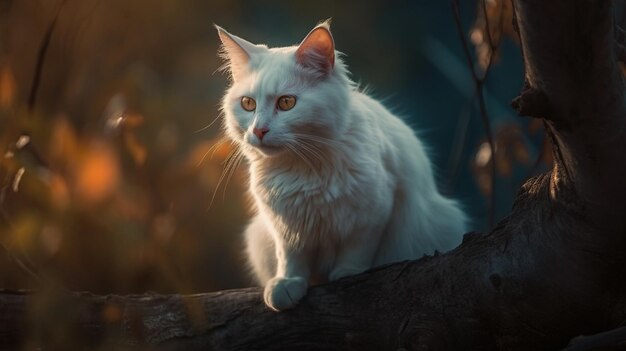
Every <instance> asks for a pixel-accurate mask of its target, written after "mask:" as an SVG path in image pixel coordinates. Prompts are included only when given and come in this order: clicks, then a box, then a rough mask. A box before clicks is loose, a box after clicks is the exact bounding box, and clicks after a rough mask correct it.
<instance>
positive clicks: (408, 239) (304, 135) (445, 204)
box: [218, 24, 466, 310]
mask: <svg viewBox="0 0 626 351" xmlns="http://www.w3.org/2000/svg"><path fill="white" fill-rule="evenodd" d="M321 27H323V28H326V29H328V24H322V25H321ZM316 28H320V27H316ZM218 31H219V34H220V37H221V38H222V41H223V42H224V44H225V45H224V51H225V55H224V56H225V57H226V59H227V60H229V64H230V65H229V66H227V67H228V68H229V69H230V71H231V74H232V77H233V84H232V85H231V87H230V88H229V89H228V91H227V93H226V95H225V96H224V99H223V106H222V109H223V112H224V114H225V119H224V122H225V123H224V125H225V129H226V133H227V135H228V136H229V137H230V139H232V140H233V141H234V142H235V143H236V144H237V145H238V146H239V147H240V148H241V150H242V151H243V154H244V155H245V156H246V158H247V159H248V161H249V165H250V193H251V194H252V196H253V198H254V203H255V208H256V215H255V217H254V218H253V219H252V221H251V223H250V225H249V226H248V228H247V229H246V232H245V237H246V244H247V254H248V257H249V260H250V263H251V266H252V269H253V271H254V273H255V275H256V277H257V278H258V280H259V281H260V283H261V284H264V285H265V294H264V297H265V302H266V304H267V305H268V306H269V307H271V308H272V309H274V310H283V309H286V308H290V307H293V306H294V305H295V304H296V303H298V301H299V300H300V299H301V298H302V297H303V296H304V295H305V293H306V289H307V287H308V285H309V284H310V283H311V282H313V283H317V282H323V281H327V280H335V279H338V278H341V277H344V276H347V275H352V274H356V273H360V272H362V271H364V270H367V269H369V268H371V267H374V266H377V265H381V264H384V263H389V262H395V261H401V260H408V259H415V258H419V257H420V256H422V255H423V254H432V253H433V252H434V250H439V251H447V250H450V249H452V248H454V247H455V246H456V245H458V244H459V243H460V241H461V237H462V234H463V233H464V230H465V222H466V218H465V215H464V213H463V212H462V211H461V210H460V209H459V206H458V205H457V204H456V203H455V202H454V201H453V200H450V199H447V198H445V197H443V196H442V195H441V194H440V193H439V192H438V191H437V187H436V183H435V179H434V176H433V170H432V166H431V164H430V161H429V159H428V157H427V155H426V153H425V150H424V146H423V145H422V142H421V141H420V140H419V139H418V138H417V137H416V136H415V134H414V132H413V131H412V130H411V129H410V128H409V127H408V126H407V125H406V124H405V123H404V122H403V121H402V120H400V119H399V118H398V117H396V116H394V115H393V114H392V113H390V112H389V111H388V110H387V109H385V107H383V106H382V105H381V104H380V103H379V102H378V101H376V100H375V99H372V98H370V97H369V96H367V95H365V94H363V93H362V92H359V91H358V90H357V89H356V87H355V86H354V84H353V83H352V82H351V81H350V80H349V78H348V72H347V69H346V67H345V66H344V64H343V62H342V60H341V59H340V58H339V57H336V55H335V57H332V58H330V59H332V60H333V62H332V63H333V66H332V67H326V68H324V67H323V66H319V67H318V66H316V65H315V60H320V59H322V60H323V59H324V57H318V56H319V55H318V56H315V54H316V53H315V52H310V53H308V54H311V56H310V57H311V58H310V60H313V61H312V64H311V65H305V64H302V60H308V59H309V58H308V56H306V57H304V58H303V59H301V60H300V61H298V60H297V59H296V56H297V54H296V50H297V49H298V46H293V47H285V48H272V49H268V48H267V47H266V46H264V45H254V44H251V43H249V42H246V41H245V40H243V39H241V38H238V37H235V36H233V35H230V34H228V33H227V32H226V31H224V30H223V29H221V28H219V27H218ZM322 34H323V33H322ZM328 36H330V32H328ZM316 40H318V39H316ZM322 40H331V42H330V43H331V44H332V37H330V39H328V38H322ZM232 43H236V44H238V45H232ZM313 44H315V43H313ZM326 44H328V42H327V43H326ZM302 45H303V44H301V46H302ZM313 46H315V45H313ZM332 48H333V50H334V46H333V47H332ZM305 63H306V62H305ZM282 95H294V96H296V97H297V102H296V105H295V107H294V108H293V109H291V110H289V111H281V110H278V109H277V108H276V99H277V98H278V97H279V96H282ZM242 96H248V97H252V98H254V99H255V100H256V103H257V105H256V110H255V111H253V112H248V111H245V110H244V109H243V108H242V107H241V106H240V100H241V97H242ZM254 127H258V128H260V127H264V128H265V127H266V128H269V129H270V131H269V132H268V133H267V135H265V137H264V138H263V141H262V143H261V142H260V141H259V138H257V137H256V136H255V135H254V134H253V133H252V129H253V128H254ZM289 147H291V148H295V149H296V150H297V151H294V150H293V149H290V148H289Z"/></svg>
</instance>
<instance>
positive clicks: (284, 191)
mask: <svg viewBox="0 0 626 351" xmlns="http://www.w3.org/2000/svg"><path fill="white" fill-rule="evenodd" d="M353 151H357V152H356V153H358V152H365V150H355V149H353ZM364 156H365V155H361V156H359V155H355V153H353V154H352V155H351V157H348V156H347V155H332V157H328V160H330V163H329V164H326V165H324V166H322V167H320V168H319V169H317V170H316V172H313V171H312V170H310V169H303V168H302V167H289V166H288V165H285V164H283V165H282V166H275V167H272V166H268V165H262V166H261V165H254V164H253V165H251V183H250V185H251V191H252V194H253V196H254V198H255V201H256V204H257V206H258V207H259V209H261V210H263V212H265V213H266V215H268V217H269V218H270V220H271V221H272V223H273V224H274V227H275V229H276V230H277V231H278V232H280V234H282V235H284V236H285V237H286V238H287V239H289V240H294V241H296V242H297V244H299V245H302V244H305V243H306V242H310V241H311V240H314V241H317V240H332V241H336V240H339V241H340V240H342V239H345V238H346V237H347V236H349V235H350V234H352V233H353V232H354V231H355V230H358V228H360V227H367V226H369V225H371V222H372V221H378V220H380V218H385V216H382V217H381V216H371V215H370V214H371V213H379V214H382V213H385V212H388V211H390V208H391V206H392V200H391V197H390V196H389V194H390V193H393V186H394V182H395V180H394V177H393V176H392V175H391V174H390V173H389V172H388V171H387V170H386V169H385V168H384V163H383V162H372V161H373V160H372V157H374V158H376V156H379V155H372V154H370V155H367V157H364ZM294 236H295V238H294Z"/></svg>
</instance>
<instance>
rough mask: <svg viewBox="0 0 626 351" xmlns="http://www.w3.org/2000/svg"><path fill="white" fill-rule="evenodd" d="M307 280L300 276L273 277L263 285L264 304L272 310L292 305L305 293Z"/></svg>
mask: <svg viewBox="0 0 626 351" xmlns="http://www.w3.org/2000/svg"><path fill="white" fill-rule="evenodd" d="M306 289H307V281H306V280H305V279H304V278H302V277H292V278H285V277H275V278H272V279H270V280H269V281H268V282H267V285H265V292H264V293H263V298H264V300H265V304H266V305H267V306H268V307H269V308H271V309H273V310H274V311H282V310H286V309H289V308H292V307H294V306H295V305H296V304H297V303H298V302H299V301H300V300H301V299H302V298H303V297H304V295H305V294H306Z"/></svg>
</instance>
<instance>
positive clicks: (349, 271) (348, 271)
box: [328, 267, 366, 281]
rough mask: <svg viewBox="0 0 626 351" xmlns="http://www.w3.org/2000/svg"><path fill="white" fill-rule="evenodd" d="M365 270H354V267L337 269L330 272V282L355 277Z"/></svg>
mask: <svg viewBox="0 0 626 351" xmlns="http://www.w3.org/2000/svg"><path fill="white" fill-rule="evenodd" d="M365 270H366V269H365V268H354V267H337V268H335V269H333V270H332V272H330V274H329V275H328V280H330V281H333V280H337V279H341V278H343V277H347V276H351V275H355V274H359V273H362V272H364V271H365Z"/></svg>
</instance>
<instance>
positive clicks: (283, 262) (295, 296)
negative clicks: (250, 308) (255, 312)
mask: <svg viewBox="0 0 626 351" xmlns="http://www.w3.org/2000/svg"><path fill="white" fill-rule="evenodd" d="M306 257H307V255H305V254H304V253H303V252H301V251H300V250H294V249H293V248H290V247H288V245H276V258H277V262H276V263H277V271H276V276H275V277H274V278H272V279H270V280H269V281H268V282H267V284H266V285H265V291H264V294H263V297H264V299H265V304H266V305H267V306H268V307H270V308H271V309H273V310H275V311H282V310H285V309H288V308H292V307H294V306H295V305H296V304H297V303H298V302H299V301H300V300H301V299H302V298H303V297H304V295H305V294H306V290H307V287H308V285H309V277H310V269H309V266H308V262H307V260H306Z"/></svg>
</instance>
